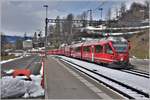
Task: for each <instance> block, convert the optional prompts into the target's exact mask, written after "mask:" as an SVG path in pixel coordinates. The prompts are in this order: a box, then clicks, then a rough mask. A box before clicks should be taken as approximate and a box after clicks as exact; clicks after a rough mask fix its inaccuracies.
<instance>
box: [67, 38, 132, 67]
mask: <svg viewBox="0 0 150 100" xmlns="http://www.w3.org/2000/svg"><path fill="white" fill-rule="evenodd" d="M129 49H130V46H129V43H128V41H127V40H126V39H124V38H122V37H108V38H104V39H100V40H92V41H88V42H82V43H77V44H73V45H69V46H65V49H64V55H65V56H70V57H74V58H79V59H83V60H88V61H91V62H95V63H101V64H105V65H108V67H112V68H126V67H128V65H129Z"/></svg>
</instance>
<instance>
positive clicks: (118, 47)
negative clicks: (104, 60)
mask: <svg viewBox="0 0 150 100" xmlns="http://www.w3.org/2000/svg"><path fill="white" fill-rule="evenodd" d="M113 47H114V49H115V51H116V52H118V53H124V52H126V51H127V49H128V43H127V42H119V43H118V42H113Z"/></svg>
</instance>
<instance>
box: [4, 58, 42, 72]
mask: <svg viewBox="0 0 150 100" xmlns="http://www.w3.org/2000/svg"><path fill="white" fill-rule="evenodd" d="M40 60H41V58H40V56H38V55H31V56H28V57H23V58H21V59H17V60H14V61H11V62H7V63H3V64H2V65H1V72H4V71H6V70H10V69H30V70H31V73H32V74H34V75H38V74H39V70H40V68H41V64H40Z"/></svg>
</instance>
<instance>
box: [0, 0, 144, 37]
mask: <svg viewBox="0 0 150 100" xmlns="http://www.w3.org/2000/svg"><path fill="white" fill-rule="evenodd" d="M105 1H106V0H105ZM134 1H136V2H140V3H144V1H143V0H124V1H122V0H110V1H108V0H107V2H105V3H104V4H103V5H102V7H103V19H105V17H106V15H107V14H106V13H107V10H108V8H111V9H112V12H113V13H112V14H113V16H115V13H114V9H116V8H119V7H120V4H121V2H124V3H126V4H127V8H129V7H130V5H131V3H132V2H134ZM101 3H102V0H93V1H92V0H74V1H73V0H65V1H64V0H32V1H31V0H2V1H1V24H2V25H1V27H2V32H4V34H7V35H19V36H23V35H24V33H25V32H26V33H27V35H28V36H32V35H33V34H34V32H35V31H39V30H43V32H44V18H45V8H44V7H43V5H44V4H47V5H48V6H49V7H48V17H49V18H56V16H60V17H61V18H63V17H66V16H67V15H68V14H69V13H72V14H73V15H75V16H76V15H79V14H81V13H82V12H83V11H87V10H89V9H95V8H97V7H98V6H99V5H101ZM93 19H100V11H94V12H93ZM43 34H44V33H43Z"/></svg>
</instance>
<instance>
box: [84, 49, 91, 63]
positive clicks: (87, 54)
mask: <svg viewBox="0 0 150 100" xmlns="http://www.w3.org/2000/svg"><path fill="white" fill-rule="evenodd" d="M90 48H91V46H84V47H83V59H85V60H90V61H91V49H90Z"/></svg>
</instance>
